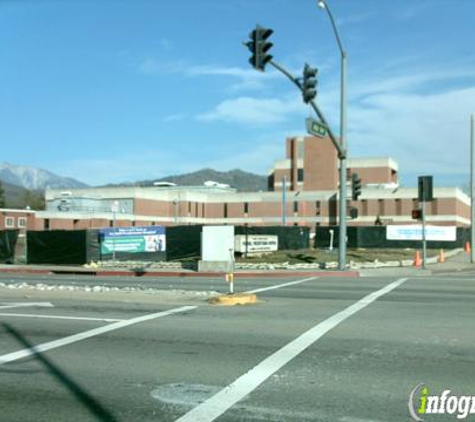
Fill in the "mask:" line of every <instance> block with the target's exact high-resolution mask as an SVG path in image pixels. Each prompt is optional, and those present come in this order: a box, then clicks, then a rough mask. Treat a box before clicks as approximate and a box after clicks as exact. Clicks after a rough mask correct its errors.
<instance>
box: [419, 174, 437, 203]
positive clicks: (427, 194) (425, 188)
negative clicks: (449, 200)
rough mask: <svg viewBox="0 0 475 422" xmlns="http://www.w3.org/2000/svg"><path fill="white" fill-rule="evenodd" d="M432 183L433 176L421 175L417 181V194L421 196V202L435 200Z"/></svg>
mask: <svg viewBox="0 0 475 422" xmlns="http://www.w3.org/2000/svg"><path fill="white" fill-rule="evenodd" d="M432 184H433V183H432V176H419V178H418V182H417V188H418V189H417V192H418V194H417V196H418V198H419V202H428V201H433V200H434V194H433V188H432Z"/></svg>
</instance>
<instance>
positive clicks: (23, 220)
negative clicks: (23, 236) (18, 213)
mask: <svg viewBox="0 0 475 422" xmlns="http://www.w3.org/2000/svg"><path fill="white" fill-rule="evenodd" d="M18 227H19V228H20V229H24V228H25V227H26V217H18Z"/></svg>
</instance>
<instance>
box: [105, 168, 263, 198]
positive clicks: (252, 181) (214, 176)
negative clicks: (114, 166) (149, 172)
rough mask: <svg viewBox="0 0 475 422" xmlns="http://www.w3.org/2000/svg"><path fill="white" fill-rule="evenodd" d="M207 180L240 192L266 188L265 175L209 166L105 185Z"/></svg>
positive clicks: (196, 183)
mask: <svg viewBox="0 0 475 422" xmlns="http://www.w3.org/2000/svg"><path fill="white" fill-rule="evenodd" d="M207 181H213V182H218V183H223V184H226V185H229V186H230V187H232V188H235V189H236V190H238V191H241V192H257V191H265V190H267V177H266V176H261V175H259V174H254V173H248V172H246V171H242V170H239V169H234V170H230V171H217V170H213V169H210V168H206V169H202V170H198V171H195V172H192V173H186V174H176V175H171V176H167V177H162V178H160V179H148V180H140V181H137V182H133V183H130V182H126V183H119V184H109V185H107V186H132V185H134V186H153V184H154V183H157V182H171V183H175V184H177V185H181V186H199V185H203V183H204V182H207Z"/></svg>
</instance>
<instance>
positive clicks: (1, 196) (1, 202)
mask: <svg viewBox="0 0 475 422" xmlns="http://www.w3.org/2000/svg"><path fill="white" fill-rule="evenodd" d="M0 208H5V192H4V190H3V185H2V181H1V180H0Z"/></svg>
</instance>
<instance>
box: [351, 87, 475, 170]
mask: <svg viewBox="0 0 475 422" xmlns="http://www.w3.org/2000/svg"><path fill="white" fill-rule="evenodd" d="M473 110H475V86H474V87H470V88H463V89H452V90H446V91H444V92H441V93H434V94H417V93H412V94H398V93H394V94H391V93H385V94H377V95H371V94H370V95H368V96H367V97H365V98H364V101H362V102H359V103H357V104H353V105H351V107H350V111H349V126H350V132H349V145H350V146H351V148H352V149H351V151H353V152H357V153H358V155H362V154H365V155H368V152H371V151H375V152H377V155H391V156H394V157H395V158H396V159H397V160H398V161H399V162H400V163H401V167H402V168H401V170H403V171H404V172H411V173H419V174H422V173H424V172H429V174H431V173H434V174H461V173H466V172H468V158H467V155H468V143H469V139H468V124H469V115H470V113H471V112H472V111H473ZM382 153H383V154H382ZM373 155H374V154H373Z"/></svg>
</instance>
